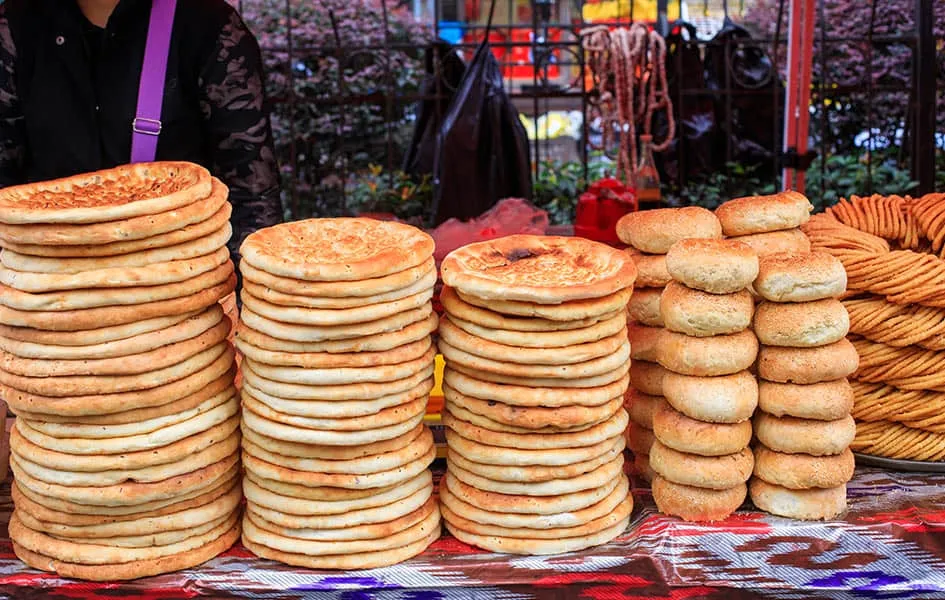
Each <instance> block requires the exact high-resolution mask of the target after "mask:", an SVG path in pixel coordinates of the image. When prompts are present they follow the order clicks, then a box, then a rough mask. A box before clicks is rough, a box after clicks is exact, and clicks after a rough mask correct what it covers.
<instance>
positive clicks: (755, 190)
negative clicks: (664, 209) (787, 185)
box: [663, 163, 775, 210]
mask: <svg viewBox="0 0 945 600" xmlns="http://www.w3.org/2000/svg"><path fill="white" fill-rule="evenodd" d="M758 169H759V167H757V166H745V165H742V164H739V163H728V164H727V165H726V169H725V171H719V172H716V173H712V174H710V175H708V176H706V177H704V178H701V179H698V180H692V181H690V182H689V184H688V185H687V186H686V187H685V188H683V189H679V188H678V186H676V185H675V182H669V183H664V184H663V198H664V199H665V201H666V204H668V205H670V206H702V207H704V208H708V209H710V210H714V209H715V208H716V207H717V206H718V205H719V204H722V203H723V202H726V201H728V200H731V199H732V198H740V197H742V196H751V195H756V194H773V193H774V192H775V184H774V183H772V182H771V181H762V180H761V178H760V177H759V176H758V174H757V171H758Z"/></svg>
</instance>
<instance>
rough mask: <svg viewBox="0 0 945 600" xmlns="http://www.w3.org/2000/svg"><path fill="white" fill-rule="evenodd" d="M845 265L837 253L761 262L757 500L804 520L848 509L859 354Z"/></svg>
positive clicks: (779, 257)
mask: <svg viewBox="0 0 945 600" xmlns="http://www.w3.org/2000/svg"><path fill="white" fill-rule="evenodd" d="M846 283H847V277H846V272H845V271H844V268H843V265H842V264H841V263H840V261H839V260H838V259H836V258H834V257H833V256H831V255H829V254H826V253H821V252H814V253H810V254H774V255H771V256H767V257H764V258H762V259H761V263H760V269H759V274H758V278H757V279H756V280H755V284H754V288H755V291H756V293H757V294H758V295H759V296H761V297H762V298H764V301H763V302H762V303H761V304H759V306H758V307H757V309H756V312H755V319H754V330H755V333H756V334H757V336H758V339H759V340H760V342H761V344H762V348H761V352H760V355H759V358H758V377H759V378H760V380H761V381H760V384H759V385H760V401H759V405H760V410H759V412H758V413H757V414H756V415H755V436H756V438H757V442H758V443H757V445H756V446H755V469H754V474H755V477H754V479H753V480H752V482H751V497H752V501H753V502H754V503H755V506H757V507H758V508H760V509H762V510H765V511H768V512H770V513H773V514H776V515H780V516H785V517H792V518H796V519H830V518H834V517H836V516H838V515H839V514H840V513H842V512H843V511H844V510H845V509H846V483H847V481H849V480H850V478H851V477H852V476H853V468H854V464H853V462H854V461H853V453H852V452H851V451H850V448H849V446H850V443H851V442H852V441H853V438H854V436H855V435H856V425H855V423H854V421H853V417H851V416H850V411H851V410H852V408H853V389H852V388H851V386H850V383H849V381H848V380H847V379H846V378H847V377H848V376H849V375H852V374H853V373H854V372H855V371H856V369H857V365H858V361H859V358H858V356H857V352H856V349H855V348H854V347H853V344H852V343H851V342H850V341H849V340H847V338H846V335H847V332H848V331H849V328H850V319H849V316H848V315H847V309H846V307H844V305H843V303H841V302H840V300H839V299H838V297H839V296H841V295H842V294H843V293H844V292H845V291H846Z"/></svg>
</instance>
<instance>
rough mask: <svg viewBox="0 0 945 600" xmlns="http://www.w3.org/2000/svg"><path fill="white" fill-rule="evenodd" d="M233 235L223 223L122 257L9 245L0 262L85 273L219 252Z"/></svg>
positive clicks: (35, 269)
mask: <svg viewBox="0 0 945 600" xmlns="http://www.w3.org/2000/svg"><path fill="white" fill-rule="evenodd" d="M232 234H233V227H232V226H231V225H230V223H229V222H225V223H223V224H222V225H221V226H220V227H219V228H217V229H216V230H215V231H211V232H209V233H208V234H207V235H204V236H201V237H199V238H197V239H195V240H190V241H187V242H183V243H181V244H176V245H173V246H167V247H163V248H153V249H150V250H143V251H141V252H132V253H128V254H121V255H118V256H94V257H78V258H73V257H48V256H32V255H29V254H20V253H18V252H15V251H13V250H10V249H9V248H4V249H3V251H2V252H0V262H2V263H3V266H5V267H7V268H9V269H13V270H14V271H24V272H28V273H58V274H63V273H82V272H84V271H95V270H98V269H114V268H121V267H144V266H147V265H153V264H157V263H164V262H168V261H172V260H186V259H190V258H197V257H198V256H204V255H206V254H210V253H212V252H215V251H216V250H217V249H219V248H221V247H223V246H225V245H226V243H227V242H228V241H229V240H230V236H231V235H232Z"/></svg>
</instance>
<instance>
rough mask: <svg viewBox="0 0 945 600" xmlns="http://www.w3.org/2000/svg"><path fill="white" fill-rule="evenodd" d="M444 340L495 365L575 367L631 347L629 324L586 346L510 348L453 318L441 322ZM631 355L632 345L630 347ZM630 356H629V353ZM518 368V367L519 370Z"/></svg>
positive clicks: (622, 325) (623, 324) (441, 335)
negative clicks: (510, 363)
mask: <svg viewBox="0 0 945 600" xmlns="http://www.w3.org/2000/svg"><path fill="white" fill-rule="evenodd" d="M439 334H440V340H441V341H443V342H446V343H447V344H449V345H450V346H451V347H453V348H455V349H456V350H461V351H462V352H463V353H466V354H473V355H475V356H479V357H482V358H484V359H488V360H491V361H493V362H514V363H518V364H519V365H529V366H531V365H536V366H537V365H571V364H575V363H582V362H587V361H591V360H594V359H598V358H601V357H606V356H609V355H612V354H614V353H616V352H617V351H618V350H619V349H620V348H621V347H622V346H623V345H624V344H627V331H626V323H622V324H621V327H620V329H618V330H617V332H616V333H615V334H612V335H611V336H609V337H606V338H603V339H600V340H597V341H594V342H588V343H585V344H570V345H563V346H549V347H523V346H509V345H506V344H502V343H499V342H495V341H493V340H491V339H490V338H483V337H479V336H477V335H473V334H470V333H467V332H466V331H463V329H461V328H460V327H458V326H456V325H455V324H454V323H453V322H452V321H451V320H450V319H449V318H445V319H443V320H441V321H440V329H439ZM627 350H628V352H629V345H628V348H627ZM628 356H629V354H628ZM516 368H518V367H516Z"/></svg>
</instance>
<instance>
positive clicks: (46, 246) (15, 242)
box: [0, 178, 232, 256]
mask: <svg viewBox="0 0 945 600" xmlns="http://www.w3.org/2000/svg"><path fill="white" fill-rule="evenodd" d="M228 193H229V190H227V187H226V186H225V185H223V183H222V182H221V181H220V180H219V179H216V178H212V189H211V192H210V195H209V196H207V197H200V198H195V199H194V201H193V202H191V203H190V204H187V205H185V206H181V207H179V208H175V209H173V210H167V211H163V212H159V213H154V214H149V215H144V216H140V217H131V218H129V219H120V220H117V221H103V222H100V223H87V224H83V225H70V224H68V223H52V224H47V223H34V224H30V225H7V224H3V223H0V240H2V241H3V247H5V248H10V249H11V250H15V251H17V252H22V253H23V254H32V255H34V256H93V254H85V253H86V252H94V251H95V250H98V249H101V250H103V251H105V252H106V253H105V254H102V256H110V255H111V254H110V253H111V252H112V251H113V249H118V250H119V251H118V252H115V254H124V253H126V252H133V251H134V250H135V249H138V248H137V247H126V246H125V245H127V244H135V243H137V242H139V241H140V242H141V243H143V242H144V241H146V240H150V239H154V238H155V236H157V237H158V238H160V237H161V236H163V235H174V234H176V233H178V232H181V231H183V230H185V229H187V228H188V227H190V226H192V225H195V224H197V223H203V222H205V221H206V220H208V219H210V218H211V217H214V218H217V217H218V216H219V213H220V212H221V211H224V210H225V211H226V212H225V214H226V218H225V219H222V220H221V221H220V222H219V223H218V224H217V226H216V227H214V229H217V228H219V227H220V226H221V225H222V224H223V223H224V222H226V221H228V220H229V218H230V214H231V212H232V207H231V206H230V203H229V202H228V201H227V196H228ZM211 231H212V230H211ZM191 239H192V238H191ZM165 245H167V244H165ZM153 247H158V246H153Z"/></svg>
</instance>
